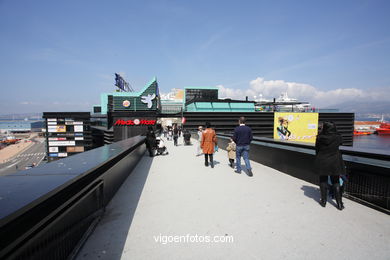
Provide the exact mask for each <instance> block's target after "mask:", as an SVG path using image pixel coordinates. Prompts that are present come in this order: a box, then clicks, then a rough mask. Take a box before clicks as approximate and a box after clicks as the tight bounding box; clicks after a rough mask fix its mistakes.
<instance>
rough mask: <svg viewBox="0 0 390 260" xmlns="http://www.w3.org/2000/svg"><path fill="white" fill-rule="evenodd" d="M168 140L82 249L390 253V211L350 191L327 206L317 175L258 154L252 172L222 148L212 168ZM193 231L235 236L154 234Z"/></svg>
mask: <svg viewBox="0 0 390 260" xmlns="http://www.w3.org/2000/svg"><path fill="white" fill-rule="evenodd" d="M180 141H181V140H180ZM166 144H167V146H168V150H169V155H166V156H157V157H154V158H150V157H148V156H146V155H145V156H144V157H143V158H142V159H141V161H140V162H139V163H138V165H137V166H136V168H135V169H134V170H133V172H132V174H131V175H130V176H129V177H128V178H127V179H126V181H125V182H124V183H123V185H122V186H121V188H120V189H119V191H118V192H117V194H116V195H115V197H114V198H113V199H112V200H111V202H110V203H109V204H108V206H107V207H106V212H105V214H104V215H103V217H102V219H101V221H100V223H99V225H98V226H97V227H96V229H95V230H94V232H93V233H92V235H91V236H90V237H89V238H88V240H87V242H86V244H85V245H84V246H83V248H82V250H81V251H80V252H79V254H78V256H77V259H79V260H80V259H389V256H390V246H389V245H390V218H389V216H388V215H386V214H384V213H381V212H379V211H376V210H374V209H371V208H368V207H366V206H364V205H361V204H358V203H356V202H354V201H351V200H348V199H344V204H345V207H346V208H345V210H343V211H339V210H337V209H336V207H335V203H334V202H331V201H329V203H328V204H327V206H326V208H322V207H321V206H320V205H319V204H318V202H317V201H318V200H319V191H318V187H317V186H314V185H313V184H311V183H308V182H305V181H303V180H300V179H297V178H294V177H291V176H289V175H286V174H284V173H282V172H279V171H277V170H274V169H272V168H269V167H266V166H264V165H262V164H259V163H256V162H253V161H252V167H253V172H254V177H248V176H247V175H246V174H245V173H244V172H243V173H242V174H240V175H239V174H236V173H234V172H233V170H232V169H231V168H230V167H229V166H228V165H227V155H226V151H223V150H220V151H219V152H217V153H216V154H215V158H214V160H215V161H216V166H215V168H214V169H211V168H210V167H205V166H204V163H203V160H204V158H203V157H196V156H195V146H183V145H180V146H178V147H174V146H173V144H172V142H169V141H168V142H166ZM179 144H181V142H179ZM187 234H188V235H189V236H192V238H194V236H196V235H198V236H211V237H212V238H213V237H214V236H222V237H225V238H229V239H230V238H233V242H227V243H195V242H190V241H188V240H185V239H184V240H182V243H174V242H173V243H161V242H162V241H160V242H158V241H157V242H156V239H160V238H162V239H163V240H164V238H167V236H182V237H184V236H185V237H187ZM164 241H165V240H164Z"/></svg>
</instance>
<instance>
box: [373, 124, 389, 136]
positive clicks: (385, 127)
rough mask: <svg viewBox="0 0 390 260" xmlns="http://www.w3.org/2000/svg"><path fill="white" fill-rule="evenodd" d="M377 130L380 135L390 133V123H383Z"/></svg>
mask: <svg viewBox="0 0 390 260" xmlns="http://www.w3.org/2000/svg"><path fill="white" fill-rule="evenodd" d="M376 132H377V133H378V135H390V123H381V124H380V125H379V127H378V128H377V129H376Z"/></svg>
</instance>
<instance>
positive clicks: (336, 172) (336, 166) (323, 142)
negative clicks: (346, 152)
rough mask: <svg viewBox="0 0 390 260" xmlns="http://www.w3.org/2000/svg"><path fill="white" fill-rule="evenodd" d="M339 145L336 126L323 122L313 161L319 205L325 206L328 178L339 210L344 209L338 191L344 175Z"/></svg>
mask: <svg viewBox="0 0 390 260" xmlns="http://www.w3.org/2000/svg"><path fill="white" fill-rule="evenodd" d="M341 143H342V138H341V135H340V134H338V133H337V129H336V125H335V124H334V123H333V122H324V124H323V127H322V131H321V132H320V133H319V134H318V135H317V139H316V146H315V148H316V158H315V161H314V165H315V169H316V173H317V174H318V175H319V179H320V191H321V201H320V204H321V206H323V207H325V205H326V201H327V193H328V176H330V179H331V182H332V184H333V189H334V195H335V198H336V202H337V208H338V209H339V210H342V209H343V208H344V205H343V202H342V201H341V191H340V175H342V174H345V166H344V161H343V158H342V156H341V153H340V150H339V146H340V145H341Z"/></svg>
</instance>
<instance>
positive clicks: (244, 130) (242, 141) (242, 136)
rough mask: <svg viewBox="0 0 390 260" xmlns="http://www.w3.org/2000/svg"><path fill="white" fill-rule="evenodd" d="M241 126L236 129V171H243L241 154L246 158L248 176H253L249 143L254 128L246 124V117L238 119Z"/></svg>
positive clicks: (234, 135)
mask: <svg viewBox="0 0 390 260" xmlns="http://www.w3.org/2000/svg"><path fill="white" fill-rule="evenodd" d="M238 123H239V126H237V127H236V128H235V129H234V134H233V141H234V142H235V143H236V165H237V168H236V173H241V156H242V157H243V158H244V162H245V166H246V169H247V171H248V176H250V177H252V176H253V173H252V167H251V164H250V162H249V145H250V143H251V141H252V139H253V136H252V129H251V128H250V127H249V126H246V125H245V117H243V116H242V117H240V119H239V120H238Z"/></svg>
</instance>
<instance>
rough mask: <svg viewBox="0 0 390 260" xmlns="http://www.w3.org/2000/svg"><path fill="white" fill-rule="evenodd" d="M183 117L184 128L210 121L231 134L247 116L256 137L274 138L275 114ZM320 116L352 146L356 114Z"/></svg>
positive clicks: (220, 113) (194, 114)
mask: <svg viewBox="0 0 390 260" xmlns="http://www.w3.org/2000/svg"><path fill="white" fill-rule="evenodd" d="M183 116H184V117H185V118H186V123H185V125H184V126H185V128H187V129H190V130H196V129H198V126H200V125H204V124H205V122H206V121H208V122H211V123H212V125H213V128H214V129H215V130H216V131H217V133H220V134H230V133H232V132H233V130H234V128H235V127H236V126H237V124H238V118H239V117H240V116H245V118H246V124H247V125H248V126H250V127H251V128H252V131H253V135H254V136H257V137H268V138H273V134H274V113H273V112H255V113H254V112H234V113H232V112H214V113H209V112H184V114H183ZM318 116H319V119H318V120H319V121H320V122H323V121H333V122H334V123H335V124H336V126H337V130H338V131H339V133H340V134H341V135H342V137H343V144H344V145H349V146H352V144H353V140H352V139H353V124H354V113H319V115H318Z"/></svg>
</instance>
